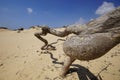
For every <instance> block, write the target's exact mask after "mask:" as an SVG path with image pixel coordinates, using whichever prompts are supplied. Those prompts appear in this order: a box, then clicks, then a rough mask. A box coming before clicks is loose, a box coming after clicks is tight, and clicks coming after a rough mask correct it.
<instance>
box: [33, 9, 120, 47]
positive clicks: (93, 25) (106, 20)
mask: <svg viewBox="0 0 120 80" xmlns="http://www.w3.org/2000/svg"><path fill="white" fill-rule="evenodd" d="M41 28H42V33H36V34H35V35H37V36H36V37H37V38H39V39H40V40H42V41H43V42H44V43H45V45H48V42H47V40H44V39H43V38H42V37H39V36H40V35H44V36H45V35H47V33H49V34H52V35H55V36H58V37H65V36H67V35H69V34H72V33H73V34H76V35H86V34H94V33H106V32H116V33H120V7H118V8H116V9H115V10H113V11H111V12H109V13H108V14H105V15H103V16H101V17H99V18H96V19H94V20H93V21H90V22H89V23H87V24H85V25H81V26H71V27H70V26H68V27H65V30H63V31H57V30H55V29H53V28H49V27H47V26H46V27H41ZM45 45H44V46H45Z"/></svg>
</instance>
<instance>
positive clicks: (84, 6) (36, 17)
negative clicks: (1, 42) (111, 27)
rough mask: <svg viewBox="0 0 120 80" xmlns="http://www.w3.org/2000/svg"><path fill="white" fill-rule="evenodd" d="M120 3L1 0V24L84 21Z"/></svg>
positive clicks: (103, 0) (119, 0)
mask: <svg viewBox="0 0 120 80" xmlns="http://www.w3.org/2000/svg"><path fill="white" fill-rule="evenodd" d="M118 6H120V0H0V27H8V28H11V29H16V28H19V27H24V28H29V27H30V26H33V25H48V26H50V27H62V26H64V25H70V24H83V23H85V22H88V21H90V20H91V19H94V18H96V17H98V16H100V15H102V14H105V13H107V12H109V11H110V10H113V9H115V8H116V7H118Z"/></svg>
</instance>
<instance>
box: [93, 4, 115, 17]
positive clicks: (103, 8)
mask: <svg viewBox="0 0 120 80" xmlns="http://www.w3.org/2000/svg"><path fill="white" fill-rule="evenodd" d="M114 9H115V6H114V4H113V3H111V2H103V4H102V5H101V6H99V7H98V9H97V10H96V12H95V14H98V15H103V14H106V13H108V12H110V11H112V10H114Z"/></svg>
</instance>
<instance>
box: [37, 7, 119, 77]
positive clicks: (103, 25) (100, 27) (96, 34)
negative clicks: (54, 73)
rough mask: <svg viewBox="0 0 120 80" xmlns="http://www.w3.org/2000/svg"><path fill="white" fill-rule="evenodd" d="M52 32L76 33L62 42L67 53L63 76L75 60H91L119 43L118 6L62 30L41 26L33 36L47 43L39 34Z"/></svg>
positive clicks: (56, 34) (61, 35)
mask: <svg viewBox="0 0 120 80" xmlns="http://www.w3.org/2000/svg"><path fill="white" fill-rule="evenodd" d="M48 33H49V34H53V35H55V36H58V37H65V36H67V35H69V34H71V33H73V34H76V36H72V37H70V38H68V39H67V40H66V41H65V42H64V43H63V50H64V52H65V54H66V55H67V57H66V59H65V62H64V65H63V68H62V72H61V76H65V75H66V73H67V71H68V69H69V66H70V65H71V64H72V63H73V62H74V61H75V60H76V59H79V60H87V61H88V60H92V59H96V58H99V57H101V56H103V55H104V54H106V53H107V52H108V51H109V50H110V49H112V48H113V47H114V46H116V45H117V44H118V43H120V7H118V8H116V9H115V10H113V11H111V12H109V13H107V14H105V15H103V16H101V17H99V18H96V19H94V20H93V21H90V22H89V23H87V24H85V25H81V26H79V27H77V26H72V27H69V26H68V27H65V30H64V31H57V30H55V29H52V28H49V27H47V26H46V27H42V33H35V36H36V37H37V38H39V39H40V40H42V41H43V42H44V43H45V45H44V47H45V46H47V45H48V42H47V40H45V39H43V38H41V35H44V36H45V35H47V34H48Z"/></svg>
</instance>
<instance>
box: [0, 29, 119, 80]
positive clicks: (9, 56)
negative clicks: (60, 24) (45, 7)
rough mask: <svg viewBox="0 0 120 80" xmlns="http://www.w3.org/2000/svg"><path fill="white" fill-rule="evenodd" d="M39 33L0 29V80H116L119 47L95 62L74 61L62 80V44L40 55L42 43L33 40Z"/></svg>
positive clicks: (51, 39)
mask: <svg viewBox="0 0 120 80" xmlns="http://www.w3.org/2000/svg"><path fill="white" fill-rule="evenodd" d="M61 30H62V29H61ZM40 31H41V30H40V29H29V30H23V31H21V32H20V33H18V32H17V31H11V30H6V29H0V80H92V79H93V78H94V80H97V79H98V80H120V62H119V61H120V44H119V45H117V46H116V47H114V48H113V49H112V50H110V51H109V52H108V53H107V54H105V55H104V56H102V57H101V58H99V59H95V60H92V61H89V62H86V61H79V60H76V61H75V62H74V63H73V65H72V66H71V69H70V70H71V72H70V73H69V74H68V75H67V76H66V78H64V79H62V78H60V77H59V73H60V70H61V67H62V62H63V61H64V58H65V54H64V52H63V50H62V43H63V41H59V42H58V43H57V44H54V46H55V47H56V49H57V50H55V51H42V50H41V49H40V48H41V46H42V45H43V44H44V43H43V42H41V41H40V40H38V39H37V38H36V37H35V36H34V33H35V32H40ZM44 38H46V39H47V40H49V43H52V42H55V41H57V39H59V38H60V37H56V36H53V35H50V34H48V35H47V36H44ZM61 39H62V38H61ZM63 39H65V38H63ZM41 52H46V53H41ZM96 77H97V78H96ZM95 78H96V79H95Z"/></svg>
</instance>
